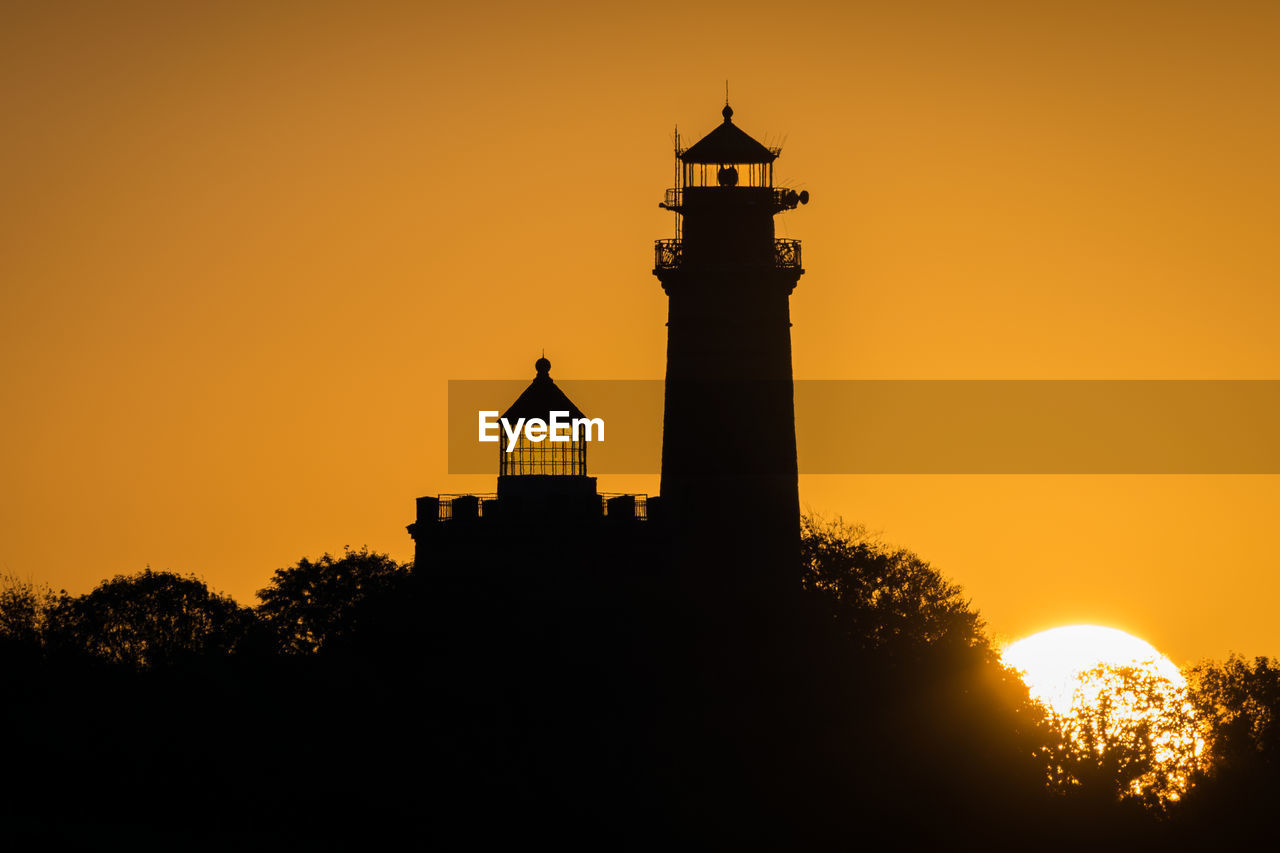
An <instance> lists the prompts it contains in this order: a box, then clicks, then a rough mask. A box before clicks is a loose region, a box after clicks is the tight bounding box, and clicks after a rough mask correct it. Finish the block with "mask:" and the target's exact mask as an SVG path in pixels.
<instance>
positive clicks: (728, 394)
mask: <svg viewBox="0 0 1280 853" xmlns="http://www.w3.org/2000/svg"><path fill="white" fill-rule="evenodd" d="M722 115H723V117H724V121H723V122H722V123H721V124H720V125H719V126H718V127H716V128H715V130H712V131H711V132H710V133H708V134H707V135H706V136H705V137H703V138H702V139H701V140H699V141H698V142H697V143H696V144H694V145H693V146H691V147H689V148H687V149H681V148H680V146H679V141H678V140H677V143H676V170H675V171H676V186H675V187H674V188H672V189H669V190H667V192H666V198H665V199H664V201H663V202H662V203H661V206H662V207H664V208H666V209H667V210H671V211H673V212H674V213H675V223H676V225H675V231H676V233H675V236H674V238H671V239H664V240H658V241H657V244H656V246H655V262H654V270H653V274H654V275H656V276H657V277H658V279H659V281H661V282H662V289H663V290H664V291H666V293H667V297H668V322H667V377H666V401H665V413H664V419H663V439H662V442H663V443H662V484H661V494H662V505H663V515H664V517H665V518H666V519H667V520H668V522H667V523H668V524H669V525H671V527H672V529H673V532H674V533H675V541H676V544H677V546H678V547H679V548H681V551H682V553H684V554H686V555H688V556H689V558H690V561H691V562H694V563H696V566H691V568H693V569H695V570H696V571H697V572H698V573H699V574H704V576H705V577H706V579H707V580H708V581H710V582H712V583H715V584H719V583H720V582H721V581H724V582H726V583H728V584H731V585H733V586H735V587H741V588H749V589H753V590H755V591H757V592H760V593H764V594H765V595H772V594H774V593H777V592H781V591H782V590H785V589H794V588H795V582H796V572H797V570H798V559H799V537H800V508H799V496H798V488H797V479H796V474H797V468H796V434H795V406H794V402H793V389H792V377H791V316H790V304H789V301H790V295H791V291H792V290H794V289H795V286H796V283H797V282H798V281H799V279H800V276H801V275H803V274H804V270H803V269H802V268H801V266H800V242H799V241H798V240H782V239H778V238H776V237H775V236H774V222H773V217H774V215H775V214H777V213H780V212H782V211H785V210H790V209H793V208H795V207H796V206H797V205H800V204H806V203H807V202H808V200H809V194H808V193H807V192H804V193H797V192H795V191H793V190H789V189H785V188H781V187H775V186H774V184H773V164H774V161H775V160H776V159H777V158H778V155H779V153H780V152H779V149H776V148H767V147H765V146H764V145H762V144H761V143H759V142H757V141H756V140H755V139H753V138H751V136H749V135H748V134H747V133H745V132H744V131H742V130H741V129H740V128H739V127H738V126H737V125H736V124H734V123H733V110H732V109H731V108H730V107H729V105H728V104H727V103H726V104H725V107H724V110H723V112H722ZM743 582H745V583H743Z"/></svg>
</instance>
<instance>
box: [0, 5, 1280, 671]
mask: <svg viewBox="0 0 1280 853" xmlns="http://www.w3.org/2000/svg"><path fill="white" fill-rule="evenodd" d="M1277 43H1280V8H1277V7H1275V6H1274V4H1267V3H1243V2H1213V3H1210V2H1200V3H1181V2H1170V0H1164V2H1126V3H1116V2H1098V3H1086V2H1080V0H1075V2H1061V3H1034V4H1028V3H1021V2H1008V3H967V4H956V3H949V2H900V0H895V2H884V3H863V4H859V3H836V2H829V3H796V4H791V5H789V6H788V5H779V4H773V3H771V4H764V3H733V4H726V5H724V6H723V7H720V8H715V7H700V8H690V4H675V3H671V4H659V3H649V4H644V5H638V4H632V5H630V6H620V7H613V6H610V5H607V4H599V3H579V4H555V3H544V4H516V3H511V4H507V5H505V6H504V5H500V4H497V5H495V4H449V5H448V6H445V5H444V4H441V6H440V8H432V7H431V4H424V3H403V4H389V3H349V4H344V3H329V4H321V3H288V4H283V3H281V4H272V3H262V2H256V0H255V2H240V3H236V2H220V3H207V4H194V3H184V4H172V3H160V2H156V3H147V4H132V3H124V2H121V3H111V4H98V3H83V4H75V3H23V4H17V3H10V4H6V5H5V6H4V7H3V9H0V109H2V110H3V125H0V198H3V204H0V286H2V289H0V366H2V370H3V374H2V375H3V383H2V384H0V411H2V412H3V414H4V417H3V418H2V419H0V446H2V447H3V448H4V450H3V453H2V455H0V471H2V472H3V474H2V476H0V485H2V486H3V488H0V571H2V572H8V573H13V574H17V575H19V576H23V577H30V578H33V579H36V580H42V581H48V582H50V583H51V584H53V585H54V586H55V588H57V587H65V588H67V589H68V590H69V591H72V592H81V591H84V590H87V589H88V588H89V587H90V586H91V585H92V584H93V583H94V582H96V581H97V580H99V579H101V578H103V577H105V576H109V575H112V574H115V573H119V572H132V571H136V570H139V569H141V568H142V567H143V566H144V565H146V564H148V563H149V564H150V565H151V566H152V567H155V568H162V567H165V568H173V569H175V570H178V571H182V572H194V573H196V574H199V575H201V576H203V577H204V578H206V579H207V580H208V581H209V582H210V583H211V584H212V585H213V586H215V587H217V588H220V589H223V590H226V591H228V592H230V593H231V594H233V595H235V596H236V597H237V598H239V599H240V600H241V601H250V600H252V593H253V591H254V590H255V589H257V588H259V587H260V586H262V585H263V584H264V583H265V581H266V580H267V578H268V577H269V575H270V573H271V571H272V570H273V569H275V568H278V567H281V566H284V565H287V564H290V563H293V562H295V561H296V560H297V559H298V558H299V557H301V556H303V555H310V556H315V555H318V554H319V553H321V552H323V551H325V550H330V551H332V550H340V549H341V548H342V546H343V545H344V544H350V545H352V546H359V545H362V544H365V543H367V544H368V545H370V546H371V547H373V548H376V549H379V550H385V551H389V552H391V553H392V554H393V555H395V556H397V557H399V558H405V559H407V558H408V557H409V556H410V555H411V553H412V547H411V546H412V543H411V541H410V540H409V537H408V535H407V534H406V533H405V531H404V525H405V524H406V523H408V522H409V521H411V520H412V515H413V498H414V497H415V496H417V495H419V494H427V493H435V492H454V491H463V490H466V489H481V490H485V491H489V490H491V488H492V481H491V480H490V479H487V478H462V477H449V476H448V475H447V474H446V473H445V439H444V425H445V419H444V415H443V411H442V406H443V403H444V396H445V382H446V380H448V379H450V378H455V379H457V378H523V377H531V376H532V361H533V359H534V358H536V356H537V354H538V352H539V351H540V349H541V348H542V347H544V346H545V347H546V349H547V353H548V355H549V356H550V357H551V358H552V360H553V362H554V364H555V368H554V370H553V375H555V376H557V377H561V378H657V377H660V376H661V375H662V371H663V357H664V346H665V337H664V335H665V328H664V326H663V323H664V320H665V308H666V305H665V298H664V296H663V294H662V291H661V288H660V287H659V285H658V283H657V281H656V279H654V278H653V277H652V276H651V275H650V273H649V270H650V269H651V267H652V242H651V241H652V240H653V239H654V238H657V237H663V236H669V231H670V227H671V222H670V215H669V214H666V213H664V212H662V211H660V210H659V209H658V207H657V202H658V201H659V200H660V199H661V193H662V190H663V189H664V188H666V187H667V186H668V185H670V183H671V165H672V164H671V150H670V149H671V138H670V135H671V128H672V125H673V124H674V123H677V122H678V123H679V124H680V126H681V130H682V132H683V133H684V134H685V137H686V139H687V140H690V141H691V140H692V139H694V138H696V137H697V136H698V135H701V134H702V133H704V132H706V131H707V130H709V129H711V127H713V126H714V125H715V123H716V122H717V121H718V118H719V114H718V113H719V109H720V106H721V104H722V99H723V87H724V80H725V78H728V79H729V80H730V87H731V95H732V101H733V105H734V109H735V111H736V115H735V120H736V121H737V122H738V123H739V124H740V125H741V126H742V127H743V128H744V129H746V130H747V131H748V132H750V133H752V134H753V135H755V136H757V137H758V138H761V139H762V140H764V141H767V142H769V143H770V144H777V143H780V142H783V141H784V140H785V147H784V153H783V157H782V159H781V160H780V161H779V164H778V167H779V172H778V174H779V177H780V179H781V180H780V183H785V184H788V185H791V186H794V187H796V188H797V189H808V190H809V191H810V192H811V193H812V194H813V201H812V203H811V204H810V205H809V206H808V207H806V208H802V209H801V210H799V211H797V212H794V213H791V214H788V215H786V216H785V217H782V218H780V220H779V234H780V236H789V237H799V238H801V239H803V240H804V259H805V267H806V269H807V270H808V274H807V275H806V276H805V277H804V278H803V279H802V280H801V283H800V286H799V288H798V289H797V290H796V293H795V295H794V296H793V299H792V311H793V320H794V323H795V325H794V329H793V334H794V349H795V372H796V375H797V376H798V377H803V378H832V379H834V378H851V379H862V378H931V379H939V378H1141V379H1161V378H1182V379H1197V378H1261V379H1274V378H1280V343H1277V342H1276V337H1275V335H1274V333H1273V330H1274V329H1275V328H1277V327H1278V326H1280V316H1278V315H1280V289H1277V287H1276V278H1277V270H1278V269H1280V241H1277V240H1276V239H1275V236H1274V231H1275V222H1276V217H1277V207H1278V206H1280V201H1278V199H1280V192H1277V191H1278V190H1280V113H1278V112H1277V110H1276V108H1275V104H1276V103H1277V102H1280V97H1278V96H1280V54H1277V52H1276V51H1275V45H1276V44H1277ZM601 487H602V488H604V489H607V490H608V491H621V490H625V489H634V490H639V491H647V492H653V491H656V488H657V478H656V477H633V478H610V479H608V480H607V481H602V482H601ZM801 499H802V501H803V502H804V503H805V504H807V505H808V506H810V507H812V508H813V509H815V510H819V511H821V512H823V513H825V514H829V515H834V514H843V515H844V516H845V517H846V518H849V519H854V520H860V521H863V522H865V523H866V524H868V525H869V526H871V527H872V528H874V529H877V530H881V531H883V534H884V536H885V538H887V539H889V540H890V541H893V542H897V543H900V544H904V545H907V546H909V547H911V548H913V549H914V550H916V551H918V552H919V553H920V554H922V555H923V556H924V557H926V558H927V559H930V560H931V561H933V562H934V564H935V565H937V566H938V567H939V568H941V569H942V570H943V571H944V572H945V573H947V574H948V575H949V576H950V577H952V578H954V579H955V580H957V581H958V582H960V583H961V584H963V585H964V586H965V587H966V589H967V590H968V591H969V593H970V594H971V595H972V596H973V598H974V601H975V603H976V604H977V605H978V606H979V608H980V609H981V610H982V612H983V613H984V615H985V616H986V617H987V619H988V621H989V623H990V625H991V628H992V630H993V632H994V633H995V634H997V635H998V636H1018V635H1021V634H1024V633H1026V632H1029V631H1032V630H1035V629H1039V628H1045V627H1049V626H1052V625H1056V624H1062V623H1066V622H1074V621H1094V622H1100V623H1104V624H1109V625H1113V626H1115V627H1119V628H1123V629H1125V630H1129V631H1132V632H1134V633H1137V634H1139V635H1140V636H1142V637H1144V638H1145V639H1147V640H1149V641H1150V642H1152V643H1154V644H1155V645H1156V646H1157V647H1159V648H1160V649H1161V650H1163V651H1165V652H1166V653H1168V654H1169V655H1170V656H1172V657H1173V658H1174V659H1175V660H1177V661H1179V662H1182V663H1185V662H1187V661H1189V660H1193V659H1195V658H1199V657H1202V656H1223V655H1225V654H1226V653H1227V651H1228V650H1231V649H1235V650H1238V651H1241V652H1245V653H1247V654H1264V653H1267V654H1277V653H1280V620H1275V619H1273V618H1272V612H1271V611H1272V608H1273V606H1274V602H1275V601H1276V600H1277V596H1280V572H1277V571H1276V569H1277V557H1276V549H1275V546H1274V543H1273V541H1272V539H1273V537H1272V535H1271V534H1272V531H1273V528H1274V525H1273V523H1272V520H1273V519H1274V518H1275V517H1276V514H1277V509H1280V480H1278V478H1274V477H1263V476H1256V477H1172V476H1169V477H1079V476H1076V477H1067V476H1063V477H997V476H991V477H958V476H953V477H888V476H877V477H836V476H828V477H806V478H804V479H803V480H802V482H801Z"/></svg>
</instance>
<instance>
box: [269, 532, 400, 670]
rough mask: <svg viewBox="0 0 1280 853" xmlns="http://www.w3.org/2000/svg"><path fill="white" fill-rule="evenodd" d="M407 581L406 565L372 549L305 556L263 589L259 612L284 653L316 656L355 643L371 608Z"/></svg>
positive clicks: (277, 573)
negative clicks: (336, 647) (354, 640)
mask: <svg viewBox="0 0 1280 853" xmlns="http://www.w3.org/2000/svg"><path fill="white" fill-rule="evenodd" d="M408 577H409V567H408V566H407V565H401V564H399V563H397V562H396V561H395V560H392V559H391V558H390V557H388V556H387V555H386V554H378V553H376V552H372V551H370V550H369V549H368V548H367V547H365V548H362V549H360V550H359V551H352V550H351V549H349V548H348V549H346V550H345V551H344V552H343V555H342V556H341V557H339V558H336V559H335V558H334V557H333V556H331V555H329V554H325V555H324V556H323V557H321V558H320V559H319V560H316V561H314V562H313V561H311V560H308V559H306V558H305V557H304V558H303V559H301V560H299V561H298V564H297V565H296V566H290V567H289V568H285V569H277V570H276V572H275V575H274V576H273V577H272V580H271V584H270V585H269V586H267V587H266V588H265V589H261V590H259V591H258V598H259V599H260V600H261V601H262V604H261V605H259V606H258V614H259V616H260V617H261V618H262V619H263V621H264V622H265V623H266V625H267V627H268V628H269V629H270V631H271V633H272V634H273V636H274V638H275V641H276V642H277V643H278V647H279V648H280V650H281V651H284V652H287V653H292V654H313V653H315V652H319V651H321V650H322V649H325V648H328V647H331V646H333V645H335V644H337V643H339V642H342V641H345V640H349V639H351V638H352V637H353V636H354V635H355V633H356V631H357V628H358V626H359V624H360V623H361V621H362V619H361V614H362V613H365V612H367V609H368V607H369V605H370V604H371V603H373V602H374V601H375V600H378V599H383V598H385V596H387V595H389V594H392V593H393V592H394V591H395V590H397V589H398V588H399V585H400V584H402V583H404V582H405V581H407V579H408Z"/></svg>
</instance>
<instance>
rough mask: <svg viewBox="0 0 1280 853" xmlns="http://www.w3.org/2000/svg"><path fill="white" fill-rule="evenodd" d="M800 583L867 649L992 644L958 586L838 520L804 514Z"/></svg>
mask: <svg viewBox="0 0 1280 853" xmlns="http://www.w3.org/2000/svg"><path fill="white" fill-rule="evenodd" d="M801 583H802V585H803V587H804V588H805V589H806V590H809V591H811V592H816V593H818V594H819V595H820V596H821V597H822V598H823V599H825V600H826V601H828V602H829V603H830V605H831V611H832V612H831V616H832V617H833V618H834V619H835V620H836V621H838V622H839V624H840V625H841V626H842V627H843V629H844V630H845V632H846V633H847V634H848V636H849V637H851V638H853V639H854V640H855V641H856V642H857V643H858V644H859V645H860V646H861V647H863V648H864V649H868V650H879V651H881V652H884V653H887V654H894V653H902V652H905V651H907V650H910V649H919V648H921V647H924V646H929V645H931V644H934V643H941V642H949V643H957V644H959V645H963V646H970V647H978V646H982V645H985V642H986V641H985V638H984V637H983V634H982V628H983V625H982V620H981V619H980V618H979V616H978V614H977V612H976V611H974V610H973V609H972V608H971V607H970V605H969V601H968V600H967V599H965V598H964V596H963V591H962V590H961V589H960V587H958V586H956V585H955V584H953V583H951V582H949V581H947V580H946V579H945V578H944V577H943V576H942V575H941V574H940V573H939V572H938V571H937V570H935V569H934V568H933V567H932V566H930V565H929V564H928V563H927V562H925V561H924V560H922V559H920V558H919V557H918V556H916V555H915V554H913V553H912V552H910V551H907V550H905V549H902V548H889V547H886V546H884V545H882V544H880V543H878V542H876V541H875V540H874V539H873V538H872V537H870V536H869V535H868V534H867V531H866V528H864V527H861V526H858V525H850V524H846V523H845V522H843V521H842V520H840V519H836V520H834V521H825V520H823V519H820V518H817V517H815V516H812V515H806V516H805V517H804V518H803V519H802V522H801Z"/></svg>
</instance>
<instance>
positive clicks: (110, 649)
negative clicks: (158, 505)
mask: <svg viewBox="0 0 1280 853" xmlns="http://www.w3.org/2000/svg"><path fill="white" fill-rule="evenodd" d="M251 620H252V612H251V611H249V610H246V609H244V608H241V607H240V606H239V605H237V604H236V603H235V602H234V601H233V600H231V599H230V598H228V597H226V596H223V595H219V594H218V593H215V592H211V591H210V590H209V588H208V587H207V586H206V585H205V584H204V582H203V581H201V580H199V579H198V578H195V577H182V576H181V575H177V574H175V573H173V572H167V571H161V572H155V571H152V570H151V569H150V568H149V567H148V568H147V569H146V570H145V571H142V572H140V573H138V574H136V575H128V576H126V575H117V576H116V577H114V578H112V579H111V580H109V581H104V582H103V583H101V584H99V585H98V586H97V587H96V588H94V590H93V591H92V592H89V593H87V594H85V595H82V596H79V597H75V598H73V597H71V596H68V595H66V594H63V595H61V596H60V597H59V598H58V600H57V602H56V604H54V606H53V607H52V608H51V609H50V611H49V612H48V623H49V624H48V627H47V635H48V636H47V640H48V643H49V644H50V645H51V646H53V647H54V648H55V649H57V650H61V651H66V650H68V649H74V650H77V651H82V652H86V653H88V654H90V655H92V656H94V657H97V658H100V659H102V660H105V661H108V662H110V663H117V664H128V665H131V666H136V667H140V668H148V667H154V666H157V665H162V664H174V663H177V662H180V661H181V660H183V659H185V658H189V657H191V656H194V655H198V654H205V653H210V652H227V651H231V650H232V649H233V648H234V647H235V646H236V644H237V642H238V641H239V640H240V638H241V637H242V636H243V635H244V633H245V631H246V630H247V628H248V626H249V624H250V622H251Z"/></svg>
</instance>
